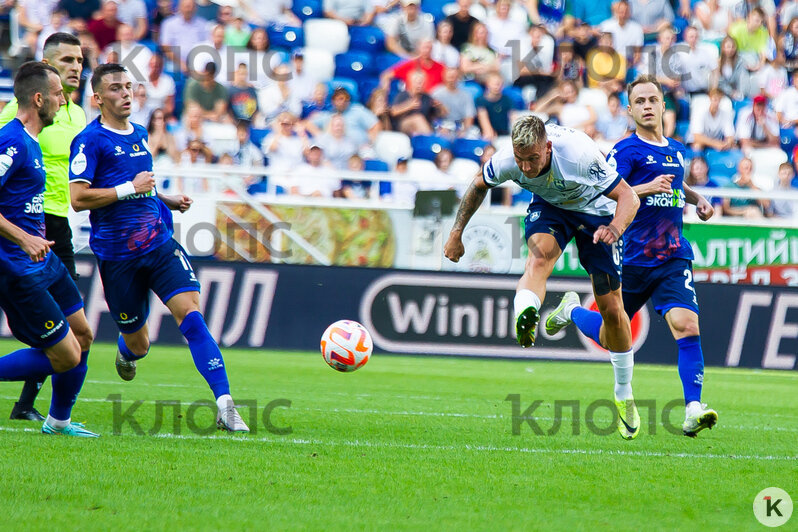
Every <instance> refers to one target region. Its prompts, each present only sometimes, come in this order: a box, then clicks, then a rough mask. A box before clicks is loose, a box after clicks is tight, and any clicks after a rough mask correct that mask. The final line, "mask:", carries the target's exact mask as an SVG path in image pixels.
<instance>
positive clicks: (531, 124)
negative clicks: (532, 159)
mask: <svg viewBox="0 0 798 532" xmlns="http://www.w3.org/2000/svg"><path fill="white" fill-rule="evenodd" d="M511 138H512V140H513V147H514V148H521V149H524V148H527V147H529V146H537V145H538V144H539V143H540V142H546V125H545V124H544V123H543V120H541V119H540V118H538V117H537V116H535V115H527V116H524V117H522V118H519V119H518V121H516V123H515V124H513V131H512V135H511Z"/></svg>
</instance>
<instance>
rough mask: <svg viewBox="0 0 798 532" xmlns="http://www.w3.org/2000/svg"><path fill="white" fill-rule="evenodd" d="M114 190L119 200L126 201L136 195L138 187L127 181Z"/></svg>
mask: <svg viewBox="0 0 798 532" xmlns="http://www.w3.org/2000/svg"><path fill="white" fill-rule="evenodd" d="M114 190H116V198H117V199H125V198H126V197H128V196H132V195H133V194H135V193H136V187H135V185H133V181H125V182H124V183H122V184H121V185H116V186H115V187H114Z"/></svg>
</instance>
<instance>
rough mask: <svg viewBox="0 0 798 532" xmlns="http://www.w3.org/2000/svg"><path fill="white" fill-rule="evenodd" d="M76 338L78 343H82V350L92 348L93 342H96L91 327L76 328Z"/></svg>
mask: <svg viewBox="0 0 798 532" xmlns="http://www.w3.org/2000/svg"><path fill="white" fill-rule="evenodd" d="M73 331H74V332H75V338H77V340H78V344H80V350H81V351H88V350H89V349H90V348H91V344H92V343H94V333H92V332H91V329H90V328H89V327H86V328H85V329H80V330H74V329H73Z"/></svg>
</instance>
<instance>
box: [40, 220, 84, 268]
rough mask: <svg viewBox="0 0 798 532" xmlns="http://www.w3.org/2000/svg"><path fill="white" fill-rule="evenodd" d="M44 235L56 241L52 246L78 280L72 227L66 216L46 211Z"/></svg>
mask: <svg viewBox="0 0 798 532" xmlns="http://www.w3.org/2000/svg"><path fill="white" fill-rule="evenodd" d="M44 236H46V237H47V239H48V240H52V241H53V242H55V245H54V246H53V247H52V248H51V249H52V250H53V253H55V254H56V255H57V256H58V258H59V259H61V262H63V263H64V266H66V269H67V271H68V272H69V275H70V276H71V277H72V279H75V280H77V278H78V274H77V272H76V271H75V251H74V250H73V249H72V228H71V227H69V220H68V219H67V218H66V217H64V216H56V215H54V214H47V213H44Z"/></svg>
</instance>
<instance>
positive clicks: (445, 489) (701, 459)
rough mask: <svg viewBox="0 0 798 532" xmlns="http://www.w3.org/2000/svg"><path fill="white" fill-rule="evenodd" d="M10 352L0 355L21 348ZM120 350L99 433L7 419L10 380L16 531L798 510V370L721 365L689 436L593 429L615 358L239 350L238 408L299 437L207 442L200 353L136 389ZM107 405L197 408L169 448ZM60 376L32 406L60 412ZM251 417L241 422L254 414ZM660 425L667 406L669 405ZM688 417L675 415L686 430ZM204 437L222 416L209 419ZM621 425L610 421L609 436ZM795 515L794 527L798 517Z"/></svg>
mask: <svg viewBox="0 0 798 532" xmlns="http://www.w3.org/2000/svg"><path fill="white" fill-rule="evenodd" d="M17 346H18V344H16V343H14V342H12V341H0V353H6V352H9V351H10V350H12V349H14V348H16V347H17ZM114 356H115V346H111V345H108V344H98V345H95V346H94V348H93V350H92V354H91V358H90V360H89V374H88V379H87V382H86V384H85V385H84V388H83V392H82V394H81V397H80V399H79V400H78V404H77V406H76V408H75V411H74V413H73V419H74V420H75V421H85V422H87V427H88V428H89V429H90V430H93V431H98V432H100V433H101V434H102V437H101V438H100V439H98V440H84V439H79V438H64V437H48V436H44V435H41V434H39V433H38V431H39V430H40V425H39V424H38V423H31V422H21V421H9V420H8V419H7V415H8V414H7V413H8V412H10V410H11V406H12V403H13V401H14V400H15V399H16V396H17V395H16V394H18V392H19V389H20V384H19V383H3V384H2V386H0V397H1V398H2V401H0V415H2V418H3V419H2V420H0V441H2V449H3V460H2V465H0V477H2V479H3V482H2V483H0V499H2V500H3V501H4V502H5V505H4V510H3V513H4V518H3V521H4V525H3V528H4V529H8V528H6V527H11V528H14V529H20V530H31V529H41V528H47V529H51V530H52V529H74V528H77V527H78V526H79V527H80V528H81V529H85V530H142V529H169V530H179V529H182V530H220V529H251V530H255V529H257V530H274V529H311V530H321V529H325V530H351V529H378V528H383V529H391V530H393V529H406V530H418V529H449V530H520V529H524V530H534V529H541V530H551V529H560V530H595V529H613V530H642V529H645V530H676V529H682V530H694V529H696V528H701V529H725V530H745V529H752V530H753V529H758V528H760V526H761V525H759V523H758V522H757V521H756V520H755V518H754V516H753V512H752V509H751V508H752V503H753V499H754V496H755V495H756V494H757V493H758V492H759V491H760V490H761V489H764V488H766V487H769V486H778V487H781V488H782V489H785V490H786V491H787V492H788V493H790V494H791V495H792V496H793V498H794V499H798V473H797V471H798V452H797V451H796V447H795V441H796V435H797V434H798V413H797V412H796V410H795V402H794V401H795V397H796V388H797V387H798V374H796V373H795V372H766V371H749V370H731V369H713V368H710V369H708V371H707V373H706V387H705V394H704V395H705V401H707V402H708V403H709V404H710V405H711V406H712V407H713V408H715V409H717V410H718V412H719V415H720V422H719V424H718V426H717V427H716V428H715V429H714V430H712V431H703V432H702V433H701V434H700V435H699V437H698V438H697V439H688V438H686V437H684V436H677V435H674V434H671V433H669V432H668V431H666V430H665V429H664V428H663V426H662V424H661V423H659V422H658V423H657V430H656V434H654V435H652V434H650V433H648V430H647V428H646V427H647V417H648V416H647V414H648V412H647V411H646V410H642V411H641V416H642V418H643V421H642V426H643V429H642V430H643V433H642V434H640V436H639V437H638V438H637V439H636V440H634V441H631V442H627V441H623V440H622V439H621V438H620V436H619V435H618V434H617V432H614V433H613V434H612V435H610V436H598V435H595V434H592V433H591V432H590V431H589V430H587V426H586V424H585V420H584V411H585V408H586V407H587V405H588V404H589V403H590V402H591V401H593V400H595V399H607V398H611V394H612V370H611V367H610V365H609V363H607V364H590V363H558V362H543V361H502V360H474V359H454V358H420V357H399V356H380V355H377V356H375V357H373V358H372V360H371V361H370V362H369V364H368V365H367V366H366V367H365V368H363V369H362V370H360V371H358V372H357V373H354V374H346V375H345V374H340V373H338V372H335V371H333V370H332V369H330V368H329V367H327V366H326V364H324V362H323V360H322V358H321V356H320V355H319V354H317V353H312V354H310V353H278V352H264V351H239V350H226V351H225V359H226V362H227V367H228V372H229V374H230V378H231V382H232V385H233V395H234V397H235V398H236V399H237V400H243V399H249V400H253V399H254V400H257V401H258V404H259V407H260V408H261V409H262V408H263V406H265V405H266V404H267V403H268V402H269V401H271V400H274V399H281V398H283V399H289V400H290V401H291V407H290V408H287V409H286V408H277V409H276V410H275V411H274V415H273V417H272V421H273V422H274V424H275V425H278V426H283V425H290V426H291V427H292V429H293V432H292V433H291V434H289V435H275V434H271V433H269V432H267V431H266V430H265V428H264V426H263V425H262V423H259V426H258V433H257V434H256V435H232V434H222V433H219V432H215V433H214V434H213V435H212V436H199V435H195V434H192V433H191V432H190V431H189V430H187V428H186V410H187V407H188V404H189V403H191V402H192V401H196V400H202V399H206V400H207V399H212V396H211V394H210V392H209V390H208V388H207V387H206V385H205V383H204V381H203V380H202V379H201V377H200V376H199V374H198V373H197V371H196V370H195V369H194V367H193V365H192V363H191V357H190V354H189V352H188V349H187V348H168V347H162V346H154V348H153V349H152V350H151V352H150V355H149V356H148V357H147V358H146V359H145V360H144V361H142V362H140V363H139V371H138V375H137V376H136V379H135V380H134V381H132V382H128V383H126V382H122V381H121V380H120V379H119V378H118V377H117V375H116V372H115V370H114V367H113V360H114ZM634 384H635V392H636V395H637V397H638V398H650V399H656V400H657V403H658V405H659V406H662V405H664V404H665V403H667V402H668V401H669V400H672V399H674V398H679V397H680V396H681V386H680V384H679V379H678V375H677V372H676V369H675V368H670V367H659V366H642V365H641V366H637V367H636V368H635V381H634ZM109 394H121V396H122V402H123V405H122V406H123V409H124V408H127V407H128V406H130V405H131V404H133V402H134V401H135V400H138V399H143V400H145V401H146V402H145V403H144V404H143V405H142V406H141V407H140V408H139V409H138V411H136V420H137V421H138V422H139V423H140V424H141V425H142V427H143V429H144V430H145V431H146V430H148V429H149V428H151V427H152V424H153V423H152V422H153V419H154V416H155V403H154V402H155V401H157V400H180V401H183V408H182V413H183V416H184V417H183V418H181V419H180V420H179V421H180V422H181V435H180V436H179V437H177V436H174V435H173V434H171V431H172V428H173V427H172V417H171V412H172V411H171V410H170V409H167V410H166V412H167V414H168V415H167V416H166V418H165V420H164V427H163V428H162V430H161V433H160V434H158V435H155V436H149V435H144V436H141V435H136V434H135V433H134V431H133V430H132V429H131V428H130V426H129V425H125V426H124V427H123V429H122V434H121V435H114V434H113V405H112V403H110V402H108V401H107V400H106V397H107V396H108V395H109ZM508 394H520V399H521V411H522V412H523V410H525V409H526V407H527V406H528V405H529V404H531V403H532V401H533V400H535V399H543V400H544V403H543V404H542V405H541V406H540V407H539V408H538V409H537V410H536V411H535V412H534V415H535V416H537V417H540V418H543V419H540V420H539V421H538V423H539V424H540V425H541V427H542V428H543V429H544V430H546V429H548V428H549V427H550V426H551V425H552V423H553V421H552V416H553V414H554V408H553V403H554V400H579V401H581V402H582V405H583V406H582V407H581V410H580V416H581V434H579V435H572V434H571V430H570V427H571V421H570V415H571V410H570V409H565V410H564V411H563V414H564V416H565V419H563V421H562V429H561V430H560V432H559V433H558V434H556V435H552V436H537V435H534V434H533V432H532V430H531V429H530V428H529V427H528V426H527V425H522V426H521V434H520V435H518V436H513V435H512V420H511V417H512V408H511V403H510V402H509V401H505V397H506V396H507V395H508ZM49 395H50V382H49V380H48V382H47V384H45V389H44V390H43V392H42V394H41V396H40V398H39V400H38V401H37V406H38V407H39V409H40V410H42V411H43V412H46V410H47V405H48V404H49ZM242 413H243V414H244V416H245V419H248V418H247V416H246V410H245V409H244V410H242ZM658 415H659V413H658ZM681 416H683V409H681V408H679V409H678V410H675V411H674V412H673V420H674V422H675V423H676V424H680V423H681V421H682V418H681ZM196 420H197V424H198V425H199V426H206V427H207V426H208V425H210V424H212V422H213V415H212V413H211V412H210V410H209V409H207V408H203V409H200V410H199V411H198V413H197V416H196ZM610 422H611V415H610V413H609V412H608V411H607V409H604V408H602V409H599V410H598V412H597V414H596V424H597V425H598V426H602V427H603V426H607V425H608V424H609V423H610ZM796 519H798V516H793V518H792V519H791V522H790V523H788V525H787V527H788V528H789V527H790V526H792V525H794V524H795V520H796Z"/></svg>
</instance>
